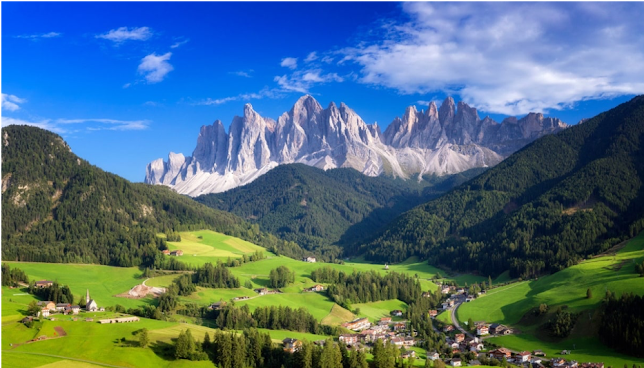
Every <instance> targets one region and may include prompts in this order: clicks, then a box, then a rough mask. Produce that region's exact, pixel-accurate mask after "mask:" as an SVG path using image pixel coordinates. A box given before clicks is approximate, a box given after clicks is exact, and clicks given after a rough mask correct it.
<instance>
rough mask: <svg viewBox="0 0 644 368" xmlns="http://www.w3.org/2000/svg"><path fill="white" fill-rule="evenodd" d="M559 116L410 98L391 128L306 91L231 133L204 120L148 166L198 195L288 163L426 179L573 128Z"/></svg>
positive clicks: (156, 178) (159, 178)
mask: <svg viewBox="0 0 644 368" xmlns="http://www.w3.org/2000/svg"><path fill="white" fill-rule="evenodd" d="M566 127H567V125H566V124H565V123H563V122H562V121H560V120H559V119H556V118H545V117H544V116H543V115H542V114H535V113H530V114H528V115H527V116H525V117H524V118H522V119H516V118H507V119H505V120H504V121H503V122H502V123H501V124H498V123H496V122H495V121H494V120H492V119H490V118H489V117H486V118H485V119H483V120H481V119H480V118H479V116H478V113H477V111H476V109H475V108H472V107H470V106H468V105H467V104H465V103H463V102H459V103H458V106H457V105H456V104H455V103H454V100H453V99H452V98H451V97H448V98H447V99H445V101H444V102H443V103H442V105H441V107H440V108H437V106H436V104H435V103H434V102H432V103H430V105H429V107H428V109H427V111H426V112H425V111H417V110H416V108H415V107H414V106H410V107H408V108H407V110H406V111H405V114H404V115H403V117H402V118H396V119H394V121H393V122H392V123H391V124H390V125H389V126H388V127H387V129H386V130H385V132H384V133H382V132H381V130H380V128H379V127H378V125H377V124H372V125H369V124H366V123H365V122H364V120H362V118H360V116H359V115H358V114H357V113H356V112H355V111H353V110H352V109H350V108H349V107H348V106H347V105H345V104H344V103H341V104H340V106H339V107H338V106H336V105H335V103H333V102H332V103H330V104H329V106H328V107H327V108H326V109H324V108H322V106H321V105H320V104H319V103H318V102H317V101H316V100H315V99H314V98H313V97H311V96H310V95H306V96H303V97H301V98H300V99H298V101H297V102H296V103H295V105H294V106H293V108H292V109H291V110H290V111H289V112H285V113H284V114H282V115H281V116H280V117H279V118H278V119H277V121H275V120H272V119H269V118H265V117H262V116H260V115H259V114H258V113H257V112H256V111H254V110H253V107H252V105H251V104H246V105H245V106H244V114H243V116H241V117H239V116H236V117H235V118H234V119H233V122H232V123H231V125H230V129H229V132H228V133H226V130H225V129H224V126H223V124H222V122H221V121H220V120H217V121H215V123H214V124H213V125H211V126H202V127H201V131H200V133H199V137H198V139H197V147H196V148H195V150H194V152H193V154H192V156H188V157H186V156H184V155H183V154H180V153H179V154H175V153H172V152H171V153H170V154H169V156H168V161H167V162H164V161H163V159H157V160H155V161H153V162H151V163H150V164H148V166H147V168H146V176H145V182H146V183H148V184H163V185H167V186H170V187H172V188H174V189H175V190H176V191H177V192H179V193H182V194H187V195H190V196H197V195H201V194H207V193H219V192H223V191H226V190H228V189H232V188H235V187H237V186H240V185H244V184H247V183H250V182H252V181H253V180H255V179H256V178H257V177H259V176H261V175H263V174H265V173H266V172H267V171H269V170H270V169H272V168H274V167H276V166H277V165H280V164H287V163H303V164H306V165H309V166H314V167H317V168H320V169H324V170H327V169H332V168H338V167H349V168H353V169H356V170H358V171H359V172H361V173H363V174H365V175H368V176H378V175H381V174H388V175H391V176H393V177H400V178H404V179H409V178H412V177H413V178H416V179H417V180H421V179H422V176H423V175H425V174H437V175H446V174H454V173H459V172H462V171H465V170H468V169H471V168H476V167H490V166H494V165H496V164H497V163H499V162H501V161H502V160H503V159H504V158H505V157H507V156H508V155H509V154H511V153H512V152H515V151H517V150H518V149H520V148H522V147H523V146H525V145H526V144H528V143H530V142H532V141H533V140H535V139H537V138H539V137H541V136H543V135H546V134H550V133H554V132H557V131H559V130H562V129H564V128H566Z"/></svg>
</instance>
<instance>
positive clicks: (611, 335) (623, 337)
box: [599, 294, 644, 358]
mask: <svg viewBox="0 0 644 368" xmlns="http://www.w3.org/2000/svg"><path fill="white" fill-rule="evenodd" d="M599 337H600V339H601V340H602V342H603V343H604V344H606V345H607V346H610V347H611V348H613V349H615V350H617V351H619V352H622V353H624V354H629V355H633V356H636V357H640V358H643V357H644V350H642V346H644V297H643V296H640V295H633V294H624V295H622V296H621V297H620V298H616V297H615V296H612V295H611V296H609V297H608V299H607V300H605V301H604V305H603V313H602V321H601V325H600V327H599Z"/></svg>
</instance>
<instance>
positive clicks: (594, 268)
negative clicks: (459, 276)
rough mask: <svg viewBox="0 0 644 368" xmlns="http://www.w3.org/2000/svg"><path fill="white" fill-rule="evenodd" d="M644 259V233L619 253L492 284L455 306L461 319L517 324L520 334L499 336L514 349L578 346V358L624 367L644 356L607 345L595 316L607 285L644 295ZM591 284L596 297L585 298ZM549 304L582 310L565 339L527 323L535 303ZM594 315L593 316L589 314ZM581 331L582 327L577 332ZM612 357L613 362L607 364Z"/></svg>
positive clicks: (499, 340)
mask: <svg viewBox="0 0 644 368" xmlns="http://www.w3.org/2000/svg"><path fill="white" fill-rule="evenodd" d="M643 259H644V233H642V234H640V235H638V236H637V237H635V238H633V239H632V240H630V241H629V242H628V243H627V244H626V246H625V247H624V248H622V249H621V250H619V251H618V252H617V253H615V254H612V255H608V256H602V257H597V258H592V259H589V260H586V261H584V262H581V263H580V264H578V265H575V266H572V267H569V268H567V269H565V270H562V271H560V272H557V273H555V274H552V275H549V276H545V277H541V278H539V279H538V280H531V281H523V282H518V283H515V284H510V285H507V286H504V287H500V288H497V289H493V290H491V291H489V292H488V295H487V296H484V297H481V298H478V299H476V300H475V301H472V302H470V303H465V304H463V305H462V306H461V307H460V308H459V309H458V311H457V318H458V319H459V321H462V322H463V321H467V319H468V318H470V317H471V318H472V319H473V320H474V321H486V322H499V323H504V324H508V325H510V326H513V327H515V328H518V329H519V330H520V331H521V333H520V334H518V335H516V336H507V337H500V338H495V339H493V340H492V341H495V342H497V343H499V344H503V345H504V346H506V347H508V348H511V349H515V350H534V349H543V350H544V351H546V352H547V353H548V355H549V356H550V353H556V352H559V351H561V350H562V349H572V348H573V346H576V349H577V350H578V351H577V352H576V353H575V354H577V353H578V354H580V355H579V357H578V358H577V357H572V356H571V358H572V359H576V360H590V361H603V362H604V363H605V364H606V365H613V366H622V365H623V364H624V363H628V364H631V363H630V362H634V361H636V362H638V363H639V364H641V363H644V360H642V359H640V360H636V359H635V358H629V357H625V356H623V355H619V354H617V353H615V352H614V351H612V350H610V349H608V348H606V347H605V346H603V345H602V344H601V343H600V342H599V339H598V337H597V333H596V328H593V326H594V327H596V324H597V321H598V318H597V317H596V318H592V316H593V314H594V311H595V310H596V309H597V307H599V305H600V303H601V299H602V298H603V297H604V295H605V292H606V290H607V289H608V290H610V291H611V292H612V293H614V294H617V295H620V294H622V293H625V292H633V293H635V294H639V295H643V294H644V281H642V278H640V277H639V275H638V274H636V273H635V270H634V268H635V262H641V261H642V260H643ZM589 288H590V289H591V291H592V295H593V297H592V298H591V299H587V298H586V290H587V289H589ZM541 303H545V304H548V306H549V307H550V310H551V311H552V310H554V309H555V308H556V307H557V306H567V307H568V308H569V310H570V311H572V312H584V313H582V317H581V319H580V321H579V322H578V323H577V325H576V326H577V327H575V330H573V333H572V334H571V336H570V337H569V338H567V339H565V340H563V341H548V338H547V337H545V336H542V334H540V332H539V329H538V325H536V324H533V323H528V321H530V317H529V314H527V313H528V312H529V311H530V310H531V309H532V308H534V307H537V306H538V305H539V304H541ZM591 318H592V319H591ZM577 330H580V331H577ZM609 362H610V363H609Z"/></svg>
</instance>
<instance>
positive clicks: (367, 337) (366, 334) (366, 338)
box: [359, 329, 381, 343]
mask: <svg viewBox="0 0 644 368" xmlns="http://www.w3.org/2000/svg"><path fill="white" fill-rule="evenodd" d="M378 335H381V333H379V332H378V331H376V330H373V329H368V330H364V331H362V332H361V333H360V335H359V336H360V341H362V342H364V343H369V342H374V341H376V337H377V336H378Z"/></svg>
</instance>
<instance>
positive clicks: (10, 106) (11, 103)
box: [2, 93, 27, 111]
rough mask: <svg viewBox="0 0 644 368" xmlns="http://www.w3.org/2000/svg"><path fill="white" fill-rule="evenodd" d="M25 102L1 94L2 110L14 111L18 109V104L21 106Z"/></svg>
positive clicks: (12, 96) (22, 99) (15, 97)
mask: <svg viewBox="0 0 644 368" xmlns="http://www.w3.org/2000/svg"><path fill="white" fill-rule="evenodd" d="M25 102H27V100H25V99H24V98H20V97H18V96H14V95H8V94H6V93H3V94H2V109H3V110H8V111H16V110H19V109H20V106H19V105H18V104H23V103H25Z"/></svg>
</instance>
